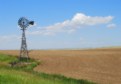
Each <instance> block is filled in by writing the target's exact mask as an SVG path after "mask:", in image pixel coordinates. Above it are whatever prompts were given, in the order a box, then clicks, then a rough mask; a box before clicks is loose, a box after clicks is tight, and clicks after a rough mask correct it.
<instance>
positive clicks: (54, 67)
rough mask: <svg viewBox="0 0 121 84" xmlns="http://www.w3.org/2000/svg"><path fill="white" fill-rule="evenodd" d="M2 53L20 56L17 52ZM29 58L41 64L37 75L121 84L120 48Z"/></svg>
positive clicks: (53, 52)
mask: <svg viewBox="0 0 121 84" xmlns="http://www.w3.org/2000/svg"><path fill="white" fill-rule="evenodd" d="M0 53H3V54H9V55H16V56H17V55H18V54H19V51H17V50H1V51H0ZM30 57H31V58H33V59H35V60H38V61H40V62H41V64H40V65H38V66H37V67H35V68H34V71H37V72H43V73H47V74H60V75H64V76H66V77H71V78H76V79H86V80H89V81H93V82H96V83H99V84H120V83H121V80H120V79H121V48H110V49H92V50H32V51H30Z"/></svg>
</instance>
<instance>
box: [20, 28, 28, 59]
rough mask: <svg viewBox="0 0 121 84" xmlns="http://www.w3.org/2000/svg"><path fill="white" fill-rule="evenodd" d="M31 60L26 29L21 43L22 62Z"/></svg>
mask: <svg viewBox="0 0 121 84" xmlns="http://www.w3.org/2000/svg"><path fill="white" fill-rule="evenodd" d="M24 58H25V59H29V54H28V50H27V43H26V36H25V29H23V30H22V41H21V50H20V60H21V59H24Z"/></svg>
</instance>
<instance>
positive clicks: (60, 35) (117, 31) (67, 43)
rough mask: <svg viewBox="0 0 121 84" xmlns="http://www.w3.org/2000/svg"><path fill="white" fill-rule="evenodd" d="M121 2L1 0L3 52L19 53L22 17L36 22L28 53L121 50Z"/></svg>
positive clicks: (30, 29) (0, 32) (28, 41)
mask: <svg viewBox="0 0 121 84" xmlns="http://www.w3.org/2000/svg"><path fill="white" fill-rule="evenodd" d="M120 10H121V0H0V20H1V21H0V22H1V23H0V24H1V25H0V44H1V45H0V49H20V44H21V30H20V28H19V27H18V25H17V22H18V19H19V18H20V17H23V16H24V17H26V18H27V19H29V20H34V21H35V23H36V25H34V26H33V27H29V28H28V29H27V31H26V36H27V43H28V49H64V48H97V47H107V46H121V11H120Z"/></svg>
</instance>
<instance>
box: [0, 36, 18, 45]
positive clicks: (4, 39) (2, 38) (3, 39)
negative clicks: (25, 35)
mask: <svg viewBox="0 0 121 84" xmlns="http://www.w3.org/2000/svg"><path fill="white" fill-rule="evenodd" d="M18 39H20V37H19V36H17V35H8V36H7V35H6V36H0V43H5V42H6V43H7V42H10V41H15V40H18Z"/></svg>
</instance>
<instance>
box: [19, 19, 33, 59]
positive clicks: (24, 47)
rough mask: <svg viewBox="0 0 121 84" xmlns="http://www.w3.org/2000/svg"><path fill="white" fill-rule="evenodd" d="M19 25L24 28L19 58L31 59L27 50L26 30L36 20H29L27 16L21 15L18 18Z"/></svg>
mask: <svg viewBox="0 0 121 84" xmlns="http://www.w3.org/2000/svg"><path fill="white" fill-rule="evenodd" d="M18 25H19V26H20V27H21V30H22V40H21V49H20V56H19V60H20V61H21V60H29V54H28V50H27V43H26V35H25V30H26V29H27V28H28V27H29V26H30V25H34V21H29V20H28V19H26V18H25V17H21V18H20V19H19V20H18Z"/></svg>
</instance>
